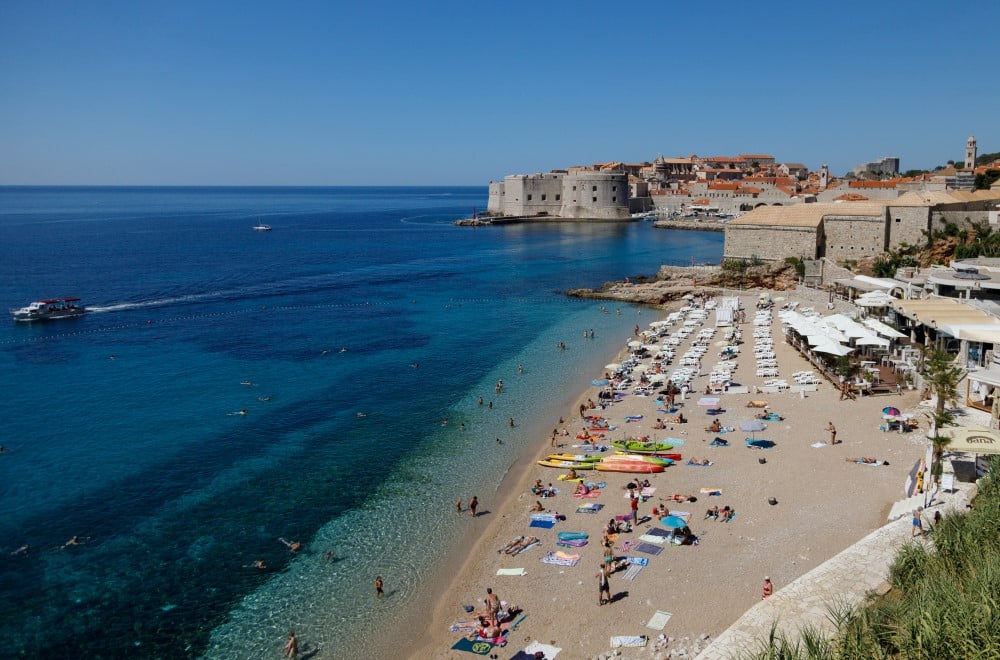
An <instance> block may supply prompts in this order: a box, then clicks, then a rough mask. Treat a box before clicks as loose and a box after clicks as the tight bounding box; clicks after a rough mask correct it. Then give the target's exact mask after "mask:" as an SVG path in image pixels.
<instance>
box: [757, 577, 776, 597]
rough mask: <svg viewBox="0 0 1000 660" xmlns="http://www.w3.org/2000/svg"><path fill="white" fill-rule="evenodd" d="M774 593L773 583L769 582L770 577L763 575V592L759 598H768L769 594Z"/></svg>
mask: <svg viewBox="0 0 1000 660" xmlns="http://www.w3.org/2000/svg"><path fill="white" fill-rule="evenodd" d="M773 593H774V585H773V584H771V578H769V577H767V576H766V575H765V576H764V592H763V594H761V597H760V599H761V600H764V599H765V598H770V596H771V594H773Z"/></svg>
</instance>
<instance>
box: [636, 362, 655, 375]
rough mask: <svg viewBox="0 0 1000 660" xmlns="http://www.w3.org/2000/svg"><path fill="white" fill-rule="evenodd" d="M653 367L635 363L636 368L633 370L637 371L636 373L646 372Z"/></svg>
mask: <svg viewBox="0 0 1000 660" xmlns="http://www.w3.org/2000/svg"><path fill="white" fill-rule="evenodd" d="M651 368H652V367H650V366H649V365H648V364H637V365H635V368H634V369H632V371H635V372H636V373H640V374H644V373H646V372H647V371H649V370H650V369H651Z"/></svg>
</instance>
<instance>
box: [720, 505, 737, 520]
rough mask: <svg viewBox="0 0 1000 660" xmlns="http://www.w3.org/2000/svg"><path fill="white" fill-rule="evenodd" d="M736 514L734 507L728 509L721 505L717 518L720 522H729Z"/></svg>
mask: <svg viewBox="0 0 1000 660" xmlns="http://www.w3.org/2000/svg"><path fill="white" fill-rule="evenodd" d="M735 515H736V509H730V508H729V507H728V506H724V507H722V511H720V512H719V520H720V521H721V522H729V521H730V520H732V519H733V516H735Z"/></svg>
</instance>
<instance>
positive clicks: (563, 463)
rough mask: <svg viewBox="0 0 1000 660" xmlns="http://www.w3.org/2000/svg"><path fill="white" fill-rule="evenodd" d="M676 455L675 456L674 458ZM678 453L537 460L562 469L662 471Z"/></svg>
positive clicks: (620, 454) (557, 457)
mask: <svg viewBox="0 0 1000 660" xmlns="http://www.w3.org/2000/svg"><path fill="white" fill-rule="evenodd" d="M674 457H676V458H674ZM680 457H681V456H680V454H674V455H673V457H669V458H668V457H666V456H649V455H637V454H627V453H621V452H619V453H616V454H611V455H609V456H591V455H579V454H549V457H548V458H547V459H545V460H542V461H538V464H539V465H542V466H544V467H552V468H560V469H563V470H569V469H571V468H572V469H574V470H598V471H600V472H646V473H648V472H663V470H664V469H666V468H667V467H668V466H670V465H672V464H673V462H674V461H675V460H680Z"/></svg>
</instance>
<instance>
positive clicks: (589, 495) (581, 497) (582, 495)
mask: <svg viewBox="0 0 1000 660" xmlns="http://www.w3.org/2000/svg"><path fill="white" fill-rule="evenodd" d="M600 496H601V491H599V490H592V491H590V492H589V493H574V494H573V497H575V498H576V499H578V500H592V499H594V498H595V497H600Z"/></svg>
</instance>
